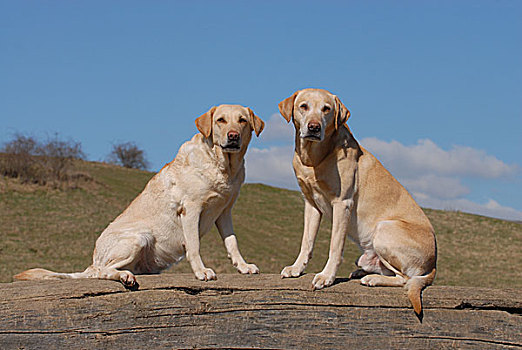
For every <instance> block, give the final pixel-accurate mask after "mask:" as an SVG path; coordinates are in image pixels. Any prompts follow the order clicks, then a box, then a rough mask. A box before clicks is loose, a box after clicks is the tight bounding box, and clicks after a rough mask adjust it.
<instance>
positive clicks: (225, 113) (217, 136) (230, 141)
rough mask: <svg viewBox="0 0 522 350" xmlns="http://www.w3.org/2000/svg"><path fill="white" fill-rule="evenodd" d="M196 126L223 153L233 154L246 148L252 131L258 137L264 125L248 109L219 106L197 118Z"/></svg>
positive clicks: (236, 106) (234, 106)
mask: <svg viewBox="0 0 522 350" xmlns="http://www.w3.org/2000/svg"><path fill="white" fill-rule="evenodd" d="M196 126H197V128H198V130H199V132H201V133H202V134H203V136H205V137H206V138H210V139H211V140H212V143H213V144H214V145H216V146H219V147H221V148H222V149H223V151H224V152H229V153H235V152H239V151H240V150H241V149H242V148H243V147H246V146H248V143H249V142H250V138H251V136H252V131H254V132H255V133H256V136H259V134H260V133H261V131H263V128H264V127H265V123H264V122H263V121H262V120H261V118H259V117H258V116H257V115H255V114H254V112H253V111H252V110H251V109H250V108H248V107H243V106H239V105H220V106H217V107H212V108H211V109H210V110H209V111H208V112H207V113H205V114H203V115H202V116H201V117H199V118H197V119H196Z"/></svg>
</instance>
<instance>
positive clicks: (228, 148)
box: [221, 142, 241, 153]
mask: <svg viewBox="0 0 522 350" xmlns="http://www.w3.org/2000/svg"><path fill="white" fill-rule="evenodd" d="M221 149H223V151H224V152H228V153H237V152H239V151H240V150H241V145H240V144H239V142H228V143H227V144H226V145H224V146H221Z"/></svg>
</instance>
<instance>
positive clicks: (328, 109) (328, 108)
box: [323, 106, 331, 113]
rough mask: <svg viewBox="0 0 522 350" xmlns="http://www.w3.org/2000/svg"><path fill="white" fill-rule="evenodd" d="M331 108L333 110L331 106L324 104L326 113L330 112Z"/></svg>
mask: <svg viewBox="0 0 522 350" xmlns="http://www.w3.org/2000/svg"><path fill="white" fill-rule="evenodd" d="M330 110H331V108H330V107H329V106H324V107H323V112H324V113H328V112H330Z"/></svg>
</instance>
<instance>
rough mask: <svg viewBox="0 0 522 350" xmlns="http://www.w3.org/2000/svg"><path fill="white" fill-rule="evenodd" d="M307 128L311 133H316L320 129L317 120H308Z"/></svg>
mask: <svg viewBox="0 0 522 350" xmlns="http://www.w3.org/2000/svg"><path fill="white" fill-rule="evenodd" d="M308 130H309V131H311V132H313V133H318V132H320V131H321V124H319V123H318V122H310V123H308Z"/></svg>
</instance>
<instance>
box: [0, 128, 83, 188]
mask: <svg viewBox="0 0 522 350" xmlns="http://www.w3.org/2000/svg"><path fill="white" fill-rule="evenodd" d="M0 151H1V152H3V153H4V154H2V156H1V157H0V174H2V175H4V176H7V177H11V178H18V179H19V180H20V182H21V183H33V184H39V185H50V186H52V187H54V188H59V187H64V186H63V185H64V184H65V185H66V186H65V187H77V184H76V182H77V180H76V179H77V178H76V177H71V176H70V175H69V173H70V172H71V169H72V168H73V162H74V160H76V159H85V154H84V153H83V151H82V149H81V144H80V143H79V142H76V141H72V140H69V141H64V140H61V139H60V138H59V137H58V135H57V134H55V136H54V138H51V139H48V140H47V141H46V142H39V141H38V140H36V139H35V138H33V137H30V136H24V135H22V134H15V135H14V137H13V139H12V140H11V141H9V142H7V143H5V144H4V146H3V147H2V148H1V149H0ZM71 180H72V181H71Z"/></svg>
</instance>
